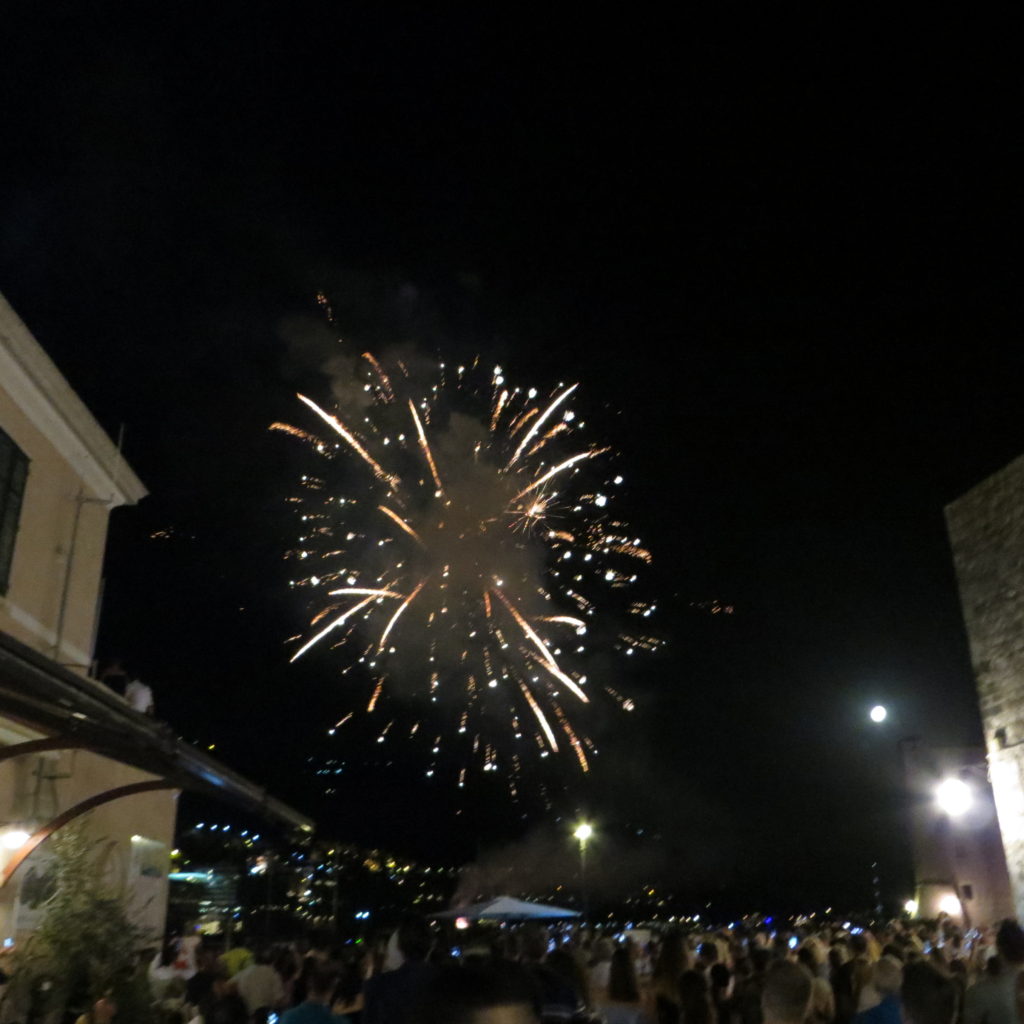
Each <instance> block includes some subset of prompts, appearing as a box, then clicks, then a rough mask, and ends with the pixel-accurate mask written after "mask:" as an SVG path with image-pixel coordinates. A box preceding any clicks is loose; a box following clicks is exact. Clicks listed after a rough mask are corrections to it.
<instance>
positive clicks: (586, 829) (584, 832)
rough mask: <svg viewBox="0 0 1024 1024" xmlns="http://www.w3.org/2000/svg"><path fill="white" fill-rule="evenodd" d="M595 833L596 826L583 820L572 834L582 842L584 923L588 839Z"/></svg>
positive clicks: (581, 884)
mask: <svg viewBox="0 0 1024 1024" xmlns="http://www.w3.org/2000/svg"><path fill="white" fill-rule="evenodd" d="M593 834H594V826H593V825H591V824H589V823H588V822H585V821H581V822H580V823H579V824H578V825H577V826H576V831H575V832H573V834H572V836H573V839H575V840H576V841H577V842H578V843H579V844H580V892H581V895H582V897H583V923H584V924H586V923H587V840H588V839H590V837H591V836H592V835H593Z"/></svg>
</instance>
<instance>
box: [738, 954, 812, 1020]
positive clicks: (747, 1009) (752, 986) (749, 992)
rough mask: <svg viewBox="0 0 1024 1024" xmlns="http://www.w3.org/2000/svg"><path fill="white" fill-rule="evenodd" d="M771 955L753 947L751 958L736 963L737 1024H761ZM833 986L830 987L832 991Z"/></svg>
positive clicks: (747, 957) (744, 958)
mask: <svg viewBox="0 0 1024 1024" xmlns="http://www.w3.org/2000/svg"><path fill="white" fill-rule="evenodd" d="M770 959H771V954H769V952H768V950H766V949H764V948H763V947H760V946H751V949H750V954H749V956H746V957H743V958H742V959H740V960H737V961H736V980H735V983H734V985H733V993H732V1007H733V1013H734V1014H735V1015H736V1020H737V1024H761V1020H762V1013H761V996H762V994H763V993H764V977H765V971H766V970H767V969H768V964H769V962H770ZM831 989H832V986H831V985H830V986H829V991H831Z"/></svg>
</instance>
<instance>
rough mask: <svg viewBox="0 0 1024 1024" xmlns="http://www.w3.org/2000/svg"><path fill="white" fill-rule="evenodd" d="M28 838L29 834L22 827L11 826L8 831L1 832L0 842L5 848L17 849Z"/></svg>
mask: <svg viewBox="0 0 1024 1024" xmlns="http://www.w3.org/2000/svg"><path fill="white" fill-rule="evenodd" d="M29 838H30V836H29V834H28V833H27V832H26V831H25V830H24V829H21V828H12V829H11V830H10V831H9V832H4V833H2V838H0V842H2V843H3V847H4V849H5V850H17V849H18V847H19V846H24V845H25V843H27V842H28V841H29Z"/></svg>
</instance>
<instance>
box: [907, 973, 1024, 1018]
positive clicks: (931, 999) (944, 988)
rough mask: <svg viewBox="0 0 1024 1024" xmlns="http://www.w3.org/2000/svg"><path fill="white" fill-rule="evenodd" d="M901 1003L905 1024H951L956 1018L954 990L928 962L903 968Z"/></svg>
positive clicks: (946, 978)
mask: <svg viewBox="0 0 1024 1024" xmlns="http://www.w3.org/2000/svg"><path fill="white" fill-rule="evenodd" d="M900 1001H901V1004H902V1018H903V1021H904V1024H953V1020H954V1019H955V1017H956V1012H957V1006H956V986H955V985H954V984H953V981H952V979H950V978H948V977H946V976H945V975H944V974H942V973H940V972H939V971H937V970H936V969H935V968H934V967H933V966H932V965H931V964H930V963H928V962H927V961H922V960H917V961H914V962H913V963H909V964H907V966H906V967H905V968H904V970H903V984H902V985H901V986H900ZM1013 1019H1014V1020H1016V1017H1014V1018H1013Z"/></svg>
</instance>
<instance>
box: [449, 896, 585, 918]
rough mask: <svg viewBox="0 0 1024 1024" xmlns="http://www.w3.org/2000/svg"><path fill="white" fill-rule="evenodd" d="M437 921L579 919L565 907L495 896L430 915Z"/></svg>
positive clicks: (576, 914) (575, 912) (577, 915)
mask: <svg viewBox="0 0 1024 1024" xmlns="http://www.w3.org/2000/svg"><path fill="white" fill-rule="evenodd" d="M431 916H432V917H435V918H437V919H439V920H451V919H453V918H457V917H464V918H466V919H467V920H469V921H544V920H547V921H555V920H558V919H560V918H569V917H579V916H580V915H579V912H578V911H576V910H566V908H565V907H552V906H550V905H549V904H546V903H530V902H529V901H528V900H517V899H513V898H512V897H511V896H495V897H494V898H493V899H490V900H485V901H484V902H483V903H471V904H469V906H465V907H456V908H455V909H454V910H446V911H444V913H441V914H432V915H431Z"/></svg>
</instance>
